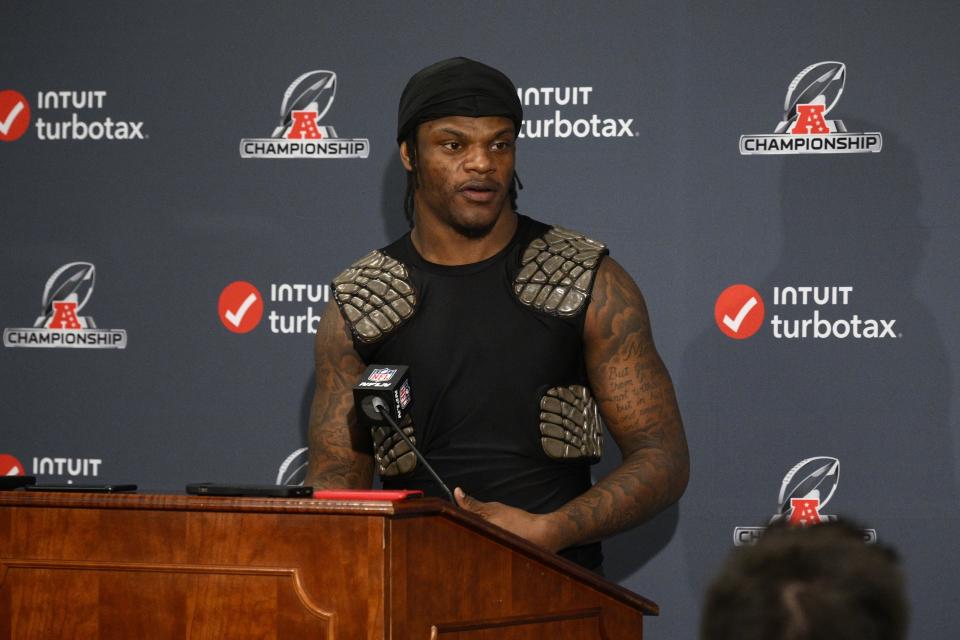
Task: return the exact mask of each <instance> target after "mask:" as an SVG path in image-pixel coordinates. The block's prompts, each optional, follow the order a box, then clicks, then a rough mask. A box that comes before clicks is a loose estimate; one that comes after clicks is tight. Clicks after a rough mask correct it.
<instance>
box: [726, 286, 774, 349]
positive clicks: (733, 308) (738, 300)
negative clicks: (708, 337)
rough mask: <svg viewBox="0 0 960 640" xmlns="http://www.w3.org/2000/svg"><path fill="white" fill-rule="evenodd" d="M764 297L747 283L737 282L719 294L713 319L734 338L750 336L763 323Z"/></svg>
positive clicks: (739, 338) (740, 338)
mask: <svg viewBox="0 0 960 640" xmlns="http://www.w3.org/2000/svg"><path fill="white" fill-rule="evenodd" d="M763 316H764V308H763V298H761V297H760V294H759V293H757V290H756V289H754V288H753V287H750V286H748V285H745V284H735V285H732V286H730V287H727V288H726V289H724V290H723V293H721V294H720V295H719V296H717V303H716V304H715V305H714V306H713V319H714V320H715V321H716V322H717V327H719V329H720V331H723V333H724V334H726V335H727V336H728V337H730V338H733V339H734V340H743V339H744V338H749V337H750V336H752V335H753V334H755V333H756V332H757V331H759V330H760V327H761V325H763Z"/></svg>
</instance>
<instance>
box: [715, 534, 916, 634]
mask: <svg viewBox="0 0 960 640" xmlns="http://www.w3.org/2000/svg"><path fill="white" fill-rule="evenodd" d="M907 618H908V612H907V603H906V598H905V596H904V590H903V576H902V574H901V572H900V568H899V563H898V559H897V555H896V553H895V552H894V551H893V550H892V549H891V548H889V547H886V546H884V545H880V544H866V543H865V542H864V538H863V533H862V531H861V530H860V529H859V528H857V527H855V526H854V525H852V524H849V523H845V522H827V523H823V524H818V525H814V526H810V527H796V526H789V525H787V524H785V523H783V522H781V523H777V524H774V525H772V526H771V527H770V528H769V529H768V530H767V532H766V533H764V534H763V535H762V536H761V537H760V540H759V541H758V542H757V544H756V545H755V546H753V547H742V548H740V549H737V550H736V551H735V552H734V553H733V554H732V555H731V556H730V558H729V559H728V560H727V563H726V565H725V566H724V568H723V571H722V572H721V573H720V575H719V576H718V577H717V578H716V579H715V580H714V582H713V584H712V585H711V587H710V589H709V591H708V593H707V599H706V606H705V607H704V611H703V619H702V621H701V625H700V637H701V638H702V639H703V640H733V639H736V640H774V639H777V640H821V639H822V640H827V639H828V638H829V639H830V640H854V639H856V640H868V639H869V640H902V639H903V638H905V637H906V629H907Z"/></svg>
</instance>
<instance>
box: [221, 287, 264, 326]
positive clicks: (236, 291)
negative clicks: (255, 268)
mask: <svg viewBox="0 0 960 640" xmlns="http://www.w3.org/2000/svg"><path fill="white" fill-rule="evenodd" d="M217 313H218V315H219V316H220V322H222V323H223V326H225V327H226V328H227V329H229V330H230V331H232V332H234V333H249V332H251V331H253V330H254V328H255V327H256V326H257V325H258V324H260V319H261V318H262V317H263V296H262V295H260V290H259V289H257V288H256V287H255V286H253V285H252V284H250V283H249V282H244V281H243V280H238V281H236V282H232V283H230V284H228V285H227V286H226V287H225V288H224V289H223V291H221V292H220V301H219V303H218V304H217Z"/></svg>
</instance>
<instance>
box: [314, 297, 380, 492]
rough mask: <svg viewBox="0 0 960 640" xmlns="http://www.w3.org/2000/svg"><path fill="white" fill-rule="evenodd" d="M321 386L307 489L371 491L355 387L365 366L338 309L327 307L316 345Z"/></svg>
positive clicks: (369, 451) (368, 450)
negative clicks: (358, 424)
mask: <svg viewBox="0 0 960 640" xmlns="http://www.w3.org/2000/svg"><path fill="white" fill-rule="evenodd" d="M313 352H314V359H315V361H316V370H317V384H316V387H315V388H314V393H313V404H312V405H311V408H310V435H309V439H310V442H309V445H310V465H309V468H308V470H307V477H306V479H305V480H304V484H306V485H312V486H314V487H317V488H323V489H369V488H370V486H371V483H372V481H373V455H372V451H373V445H372V444H371V442H370V434H369V433H364V432H363V430H361V429H360V428H359V427H358V426H357V420H356V411H355V410H354V406H353V385H354V383H355V382H356V381H357V379H358V378H359V377H360V374H361V373H363V370H364V368H365V367H364V364H363V361H362V360H361V359H360V356H359V355H357V352H356V351H355V350H354V348H353V341H352V340H351V338H350V332H349V330H348V329H347V327H346V325H345V323H344V321H343V317H342V316H341V315H340V310H339V309H338V308H337V303H336V302H334V301H333V300H331V301H330V302H329V303H327V306H326V308H325V309H324V311H323V316H322V317H321V319H320V324H319V326H318V327H317V336H316V340H315V341H314V348H313Z"/></svg>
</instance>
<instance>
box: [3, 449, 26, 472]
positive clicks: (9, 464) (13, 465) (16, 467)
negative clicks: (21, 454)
mask: <svg viewBox="0 0 960 640" xmlns="http://www.w3.org/2000/svg"><path fill="white" fill-rule="evenodd" d="M25 475H27V471H26V469H24V468H23V465H22V464H20V461H19V460H17V459H16V458H14V457H13V456H11V455H10V454H9V453H0V476H25Z"/></svg>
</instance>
